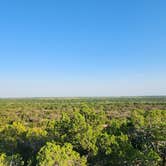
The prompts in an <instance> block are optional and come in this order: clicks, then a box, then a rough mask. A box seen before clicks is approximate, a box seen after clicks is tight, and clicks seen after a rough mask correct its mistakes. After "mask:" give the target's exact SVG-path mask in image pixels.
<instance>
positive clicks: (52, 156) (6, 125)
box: [0, 98, 166, 166]
mask: <svg viewBox="0 0 166 166" xmlns="http://www.w3.org/2000/svg"><path fill="white" fill-rule="evenodd" d="M165 135H166V98H132V99H131V98H120V99H119V98H101V99H100V98H76V99H17V100H14V99H8V100H4V99H1V100H0V166H8V165H11V166H16V165H17V166H36V165H38V166H45V165H48V166H51V165H52V166H55V165H59V166H65V165H67V166H70V165H71V166H79V165H80V166H85V165H88V166H108V165H115V166H121V165H124V166H160V165H161V166H165V165H166V137H165Z"/></svg>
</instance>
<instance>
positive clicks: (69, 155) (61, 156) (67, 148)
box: [37, 142, 86, 166]
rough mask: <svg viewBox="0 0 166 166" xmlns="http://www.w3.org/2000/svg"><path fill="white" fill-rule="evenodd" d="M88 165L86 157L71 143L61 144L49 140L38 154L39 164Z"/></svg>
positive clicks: (59, 165)
mask: <svg viewBox="0 0 166 166" xmlns="http://www.w3.org/2000/svg"><path fill="white" fill-rule="evenodd" d="M46 165H49V166H86V158H85V157H80V155H79V153H77V152H75V151H74V150H73V147H72V145H71V144H69V143H66V144H65V145H64V146H62V147H61V146H59V145H57V144H55V143H50V142H48V143H47V144H46V145H45V146H44V147H42V148H41V150H40V152H39V153H38V155H37V166H46Z"/></svg>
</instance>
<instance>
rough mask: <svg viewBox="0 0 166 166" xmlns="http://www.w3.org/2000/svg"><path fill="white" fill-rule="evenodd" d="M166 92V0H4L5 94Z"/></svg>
mask: <svg viewBox="0 0 166 166" xmlns="http://www.w3.org/2000/svg"><path fill="white" fill-rule="evenodd" d="M131 95H134V96H135V95H166V1H165V0H47V1H46V0H4V1H1V2H0V97H31V96H32V97H37V96H40V97H46V96H47V97H52V96H131Z"/></svg>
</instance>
